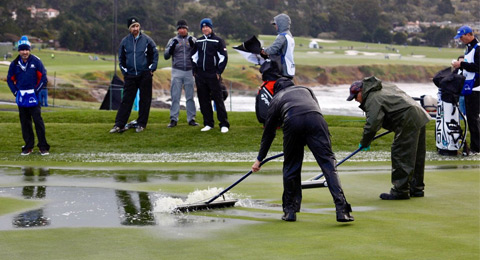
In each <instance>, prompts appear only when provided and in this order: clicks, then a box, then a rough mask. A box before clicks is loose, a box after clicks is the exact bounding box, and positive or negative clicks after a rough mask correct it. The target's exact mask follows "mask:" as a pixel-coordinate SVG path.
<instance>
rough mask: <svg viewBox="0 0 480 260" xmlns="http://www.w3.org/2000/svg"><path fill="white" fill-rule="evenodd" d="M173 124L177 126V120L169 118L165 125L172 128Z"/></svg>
mask: <svg viewBox="0 0 480 260" xmlns="http://www.w3.org/2000/svg"><path fill="white" fill-rule="evenodd" d="M175 126H177V121H175V120H171V121H170V124H168V125H167V127H168V128H172V127H175Z"/></svg>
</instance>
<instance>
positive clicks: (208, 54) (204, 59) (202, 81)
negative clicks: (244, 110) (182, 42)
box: [192, 18, 230, 133]
mask: <svg viewBox="0 0 480 260" xmlns="http://www.w3.org/2000/svg"><path fill="white" fill-rule="evenodd" d="M200 29H201V30H202V33H203V36H202V37H200V38H198V40H197V41H196V42H195V45H194V47H193V49H192V61H193V63H192V66H193V75H194V76H195V84H196V85H197V94H198V101H199V103H200V112H202V115H203V124H204V126H205V127H204V128H202V129H201V131H202V132H205V131H209V130H211V129H212V128H213V127H214V125H215V124H214V121H213V109H212V103H211V100H212V99H213V101H214V102H215V105H216V108H217V119H218V121H220V131H221V132H222V133H227V132H228V129H229V128H230V123H229V122H228V117H227V110H226V109H225V104H224V103H223V91H222V88H221V86H220V81H221V75H222V73H223V71H224V70H225V67H226V66H227V61H228V56H227V48H226V46H225V42H224V41H223V39H222V38H220V37H218V36H217V35H215V33H213V24H212V20H211V19H210V18H204V19H202V21H201V22H200Z"/></svg>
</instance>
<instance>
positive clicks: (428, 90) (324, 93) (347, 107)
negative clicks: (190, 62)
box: [225, 83, 438, 116]
mask: <svg viewBox="0 0 480 260" xmlns="http://www.w3.org/2000/svg"><path fill="white" fill-rule="evenodd" d="M395 85H397V86H398V87H399V88H400V89H402V90H403V91H405V92H406V93H407V94H409V95H410V96H412V97H420V96H423V95H430V96H432V97H434V98H436V97H437V92H438V89H437V87H436V86H435V85H434V84H433V83H431V84H428V83H395ZM349 87H350V85H335V86H316V87H312V89H313V91H314V93H315V95H316V97H317V100H318V102H319V104H320V108H321V109H322V112H323V114H325V115H352V116H362V115H363V111H362V110H361V109H360V108H359V107H358V106H359V104H358V103H357V102H356V101H354V100H353V101H350V102H349V101H346V99H347V97H348V95H349ZM225 107H226V108H227V111H255V93H251V96H250V95H237V94H236V93H235V92H234V93H233V94H232V95H230V96H229V97H228V99H227V100H226V101H225Z"/></svg>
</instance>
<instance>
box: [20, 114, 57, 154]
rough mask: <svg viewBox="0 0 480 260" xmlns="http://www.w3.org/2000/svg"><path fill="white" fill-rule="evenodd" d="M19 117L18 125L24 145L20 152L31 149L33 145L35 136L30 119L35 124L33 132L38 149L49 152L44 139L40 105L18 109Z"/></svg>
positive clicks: (48, 146)
mask: <svg viewBox="0 0 480 260" xmlns="http://www.w3.org/2000/svg"><path fill="white" fill-rule="evenodd" d="M18 112H19V115H20V125H21V126H22V136H23V140H24V141H25V145H24V146H23V147H22V151H26V150H28V149H33V146H34V145H35V135H34V134H33V126H32V119H33V122H34V123H35V132H36V133H37V139H38V144H37V146H38V148H39V149H40V150H45V151H48V150H50V145H49V144H48V143H47V139H46V138H45V124H44V123H43V118H42V109H41V108H40V105H38V106H35V107H18Z"/></svg>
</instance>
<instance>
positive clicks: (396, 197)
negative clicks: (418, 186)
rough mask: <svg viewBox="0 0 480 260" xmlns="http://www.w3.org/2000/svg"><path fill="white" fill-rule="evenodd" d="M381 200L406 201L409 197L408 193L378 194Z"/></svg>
mask: <svg viewBox="0 0 480 260" xmlns="http://www.w3.org/2000/svg"><path fill="white" fill-rule="evenodd" d="M380 198H381V199H382V200H408V199H410V196H409V194H408V193H404V194H393V193H382V194H380Z"/></svg>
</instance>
